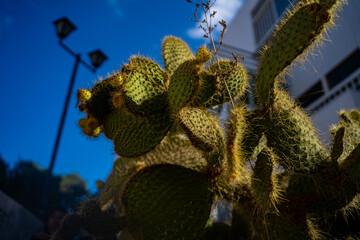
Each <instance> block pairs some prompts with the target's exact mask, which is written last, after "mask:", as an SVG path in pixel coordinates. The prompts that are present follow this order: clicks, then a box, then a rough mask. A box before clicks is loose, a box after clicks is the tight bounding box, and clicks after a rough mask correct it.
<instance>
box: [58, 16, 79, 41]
mask: <svg viewBox="0 0 360 240" xmlns="http://www.w3.org/2000/svg"><path fill="white" fill-rule="evenodd" d="M54 24H55V26H56V32H57V35H58V36H59V38H60V39H64V38H66V37H67V36H68V35H69V34H70V33H71V32H72V31H74V30H75V29H76V27H75V26H74V24H72V23H71V22H70V21H69V19H67V18H66V17H62V18H60V19H58V20H56V21H54Z"/></svg>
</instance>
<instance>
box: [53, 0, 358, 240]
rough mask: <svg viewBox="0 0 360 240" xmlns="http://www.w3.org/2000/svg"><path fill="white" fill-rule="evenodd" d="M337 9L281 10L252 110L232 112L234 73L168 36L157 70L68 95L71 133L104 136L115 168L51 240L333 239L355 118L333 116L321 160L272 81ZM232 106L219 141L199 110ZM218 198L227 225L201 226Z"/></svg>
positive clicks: (297, 111)
mask: <svg viewBox="0 0 360 240" xmlns="http://www.w3.org/2000/svg"><path fill="white" fill-rule="evenodd" d="M343 3H344V1H342V0H307V1H306V0H302V1H300V2H299V3H298V4H297V5H296V6H295V7H294V8H293V10H292V11H289V13H288V15H287V16H286V17H285V19H284V20H283V21H282V22H281V23H280V25H279V26H278V27H277V28H276V31H275V33H274V35H273V37H272V39H271V41H270V42H269V43H268V44H267V46H266V47H265V48H264V49H263V51H262V56H261V59H260V65H259V70H258V73H257V75H256V79H255V81H256V89H255V91H256V92H255V96H256V105H257V107H256V108H255V110H250V109H248V108H247V107H246V105H245V104H244V103H242V101H241V97H242V96H244V94H245V93H246V91H247V89H248V86H249V80H248V76H247V72H246V69H245V68H244V67H243V66H242V65H241V64H240V63H238V62H236V61H235V62H234V61H231V60H226V59H221V60H220V61H218V62H216V63H215V62H213V61H211V56H212V53H211V52H210V51H209V50H207V49H206V47H205V46H203V47H201V48H200V49H199V50H198V51H197V53H196V54H195V56H194V55H193V53H192V52H191V50H190V48H189V47H188V46H187V45H186V43H185V42H183V41H182V40H181V39H179V38H176V37H172V36H169V37H166V38H165V39H164V41H163V46H162V47H163V51H162V55H163V58H164V64H165V70H163V69H162V68H161V67H160V66H159V65H158V64H157V63H155V62H153V61H151V60H149V59H146V58H142V57H132V58H131V59H130V61H129V63H128V64H125V65H124V66H123V68H122V69H121V71H119V72H116V73H114V74H113V75H111V76H110V77H108V78H106V79H104V80H102V81H100V82H98V83H97V84H96V85H95V86H94V87H93V88H92V89H90V90H84V89H83V90H79V92H78V101H79V102H80V105H79V109H80V110H81V111H84V112H85V113H86V117H85V118H83V119H81V120H80V121H79V126H80V127H81V128H82V129H83V132H84V133H85V134H86V135H88V136H91V137H96V136H98V135H99V133H100V131H101V132H103V133H104V135H105V136H106V137H107V138H109V139H110V140H112V141H113V142H114V149H115V151H116V153H118V154H119V155H120V157H119V158H118V159H117V160H116V162H115V164H114V167H113V170H112V172H111V174H110V175H109V177H108V179H107V180H106V181H105V183H103V184H99V187H101V189H100V193H99V195H98V198H97V199H96V200H90V201H87V202H85V203H84V204H83V206H82V207H81V208H80V210H77V211H74V212H73V213H71V214H69V215H68V216H67V217H66V218H65V219H64V221H63V224H62V226H61V227H60V229H59V230H58V231H57V232H56V233H55V234H54V235H53V239H65V238H66V239H68V238H71V237H73V236H74V235H75V234H76V232H77V230H78V229H80V228H83V229H85V230H87V231H88V232H89V233H91V234H93V235H94V236H98V237H100V238H104V239H107V238H110V236H112V237H115V234H116V232H118V231H121V230H127V231H130V233H131V234H132V235H133V237H134V238H135V239H168V240H172V239H174V240H175V239H176V240H177V239H185V240H187V239H321V238H326V239H329V238H332V236H331V235H330V233H328V232H331V231H332V225H333V223H334V221H335V220H334V219H336V218H346V215H352V214H356V212H357V211H358V210H359V208H360V204H359V202H360V201H359V196H360V112H359V111H358V110H352V111H350V112H348V111H342V112H340V116H341V119H342V120H341V121H340V122H339V123H338V124H337V125H335V126H333V127H332V129H331V134H332V136H333V143H332V145H331V148H330V149H328V148H327V146H324V145H323V144H322V143H321V142H320V141H319V139H318V138H317V135H316V130H315V129H314V127H313V126H312V123H311V120H310V118H309V116H307V115H306V113H305V112H304V111H303V109H301V107H299V106H298V105H297V103H296V102H295V101H294V100H293V99H291V98H290V96H289V95H288V94H287V93H286V92H285V91H284V90H283V89H281V87H280V84H279V81H280V80H281V79H282V76H284V74H286V72H287V71H288V68H289V66H291V65H293V64H294V63H296V62H297V61H301V59H302V58H303V56H304V55H305V54H306V53H307V52H308V51H311V49H312V48H313V47H314V45H317V44H320V41H321V39H322V34H323V33H324V32H325V31H327V30H328V29H329V27H331V26H333V21H334V17H335V16H336V14H337V12H338V10H339V9H340V7H341V5H342V4H343ZM225 83H227V86H226V87H225V86H224V84H225ZM231 99H235V100H236V101H235V105H234V106H233V108H232V110H231V112H230V115H229V126H228V128H227V129H226V130H225V129H222V128H221V127H220V126H219V121H218V120H217V119H216V116H214V115H212V114H211V112H209V111H208V110H207V108H212V107H215V106H217V105H222V104H224V103H225V102H228V101H230V100H231ZM253 109H254V108H253ZM220 198H224V199H226V200H228V201H229V202H231V204H232V220H231V223H229V224H228V223H226V224H225V223H216V222H214V221H213V219H212V215H211V212H212V204H213V203H215V202H216V201H217V200H218V199H220ZM112 207H115V209H116V212H115V213H112V214H110V213H109V211H110V210H111V209H112ZM109 209H110V210H109ZM342 214H343V215H344V216H343V215H342ZM109 219H110V220H109ZM72 225H73V226H74V228H75V230H74V229H70V226H72ZM336 234H337V236H336V238H345V237H347V235H346V233H345V232H344V233H336ZM339 234H340V235H341V234H342V235H341V236H340V237H339V236H338V235H339ZM344 234H345V235H344ZM62 236H63V238H62ZM65 236H66V237H65Z"/></svg>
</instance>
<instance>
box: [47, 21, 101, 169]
mask: <svg viewBox="0 0 360 240" xmlns="http://www.w3.org/2000/svg"><path fill="white" fill-rule="evenodd" d="M54 24H55V26H56V32H57V35H58V36H59V44H60V46H61V47H63V48H64V49H65V50H66V51H67V52H68V53H70V54H71V55H72V56H74V57H75V64H74V68H73V72H72V75H71V80H70V84H69V88H68V92H67V96H66V100H65V105H64V109H63V113H62V116H61V121H60V125H59V128H58V133H57V137H56V141H55V146H54V149H53V153H52V157H51V161H50V166H49V169H48V173H49V175H50V174H51V172H52V170H53V168H54V163H55V159H56V154H57V150H58V146H59V142H60V138H61V133H62V129H63V126H64V122H65V117H66V113H67V109H68V106H69V100H70V96H71V92H72V89H73V86H74V82H75V76H76V72H77V69H78V66H79V63H81V64H82V65H83V66H85V67H86V68H87V69H89V70H90V71H92V72H96V68H98V67H100V65H101V64H102V63H103V62H104V61H105V60H106V59H107V57H106V56H105V55H104V54H103V53H102V52H101V51H100V50H96V51H93V52H90V53H89V56H90V59H91V63H92V66H93V67H92V66H90V65H89V64H87V63H86V62H85V61H84V60H82V59H81V56H80V53H75V52H74V51H73V50H71V49H70V48H69V47H68V46H66V45H65V44H64V43H63V42H62V40H63V39H64V38H66V37H67V36H68V35H69V34H70V33H71V32H72V31H74V30H76V27H75V26H74V25H73V24H72V23H71V22H70V21H69V20H68V19H67V18H66V17H63V18H60V19H58V20H56V21H54Z"/></svg>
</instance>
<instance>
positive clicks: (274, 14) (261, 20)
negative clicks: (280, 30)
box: [251, 0, 299, 43]
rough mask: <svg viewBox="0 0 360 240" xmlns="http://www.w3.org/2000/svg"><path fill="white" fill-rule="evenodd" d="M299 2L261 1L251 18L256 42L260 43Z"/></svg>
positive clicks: (281, 0)
mask: <svg viewBox="0 0 360 240" xmlns="http://www.w3.org/2000/svg"><path fill="white" fill-rule="evenodd" d="M298 1H299V0H259V1H258V3H257V4H256V6H255V7H254V9H253V10H252V11H251V16H252V18H253V20H254V21H253V23H254V31H255V41H256V43H259V42H260V41H261V40H262V38H263V37H264V36H265V35H266V33H267V32H268V31H269V30H270V29H272V28H273V25H274V23H275V22H276V20H277V19H278V18H279V17H281V16H282V14H283V13H284V11H285V10H286V9H287V8H289V7H291V6H290V4H291V3H292V4H295V3H297V2H298Z"/></svg>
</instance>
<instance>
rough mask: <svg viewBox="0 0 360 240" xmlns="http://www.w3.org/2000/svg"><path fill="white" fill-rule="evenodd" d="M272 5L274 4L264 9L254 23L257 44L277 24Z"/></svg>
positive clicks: (269, 4)
mask: <svg viewBox="0 0 360 240" xmlns="http://www.w3.org/2000/svg"><path fill="white" fill-rule="evenodd" d="M271 5H272V2H270V3H268V4H267V6H265V7H263V8H262V11H261V12H260V13H259V14H258V16H257V17H256V19H255V21H254V30H255V41H256V43H258V42H259V41H260V40H261V39H262V38H263V37H264V35H265V34H266V33H267V32H268V31H269V29H270V28H271V26H272V25H273V23H274V22H275V16H274V12H273V9H272V7H271Z"/></svg>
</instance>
